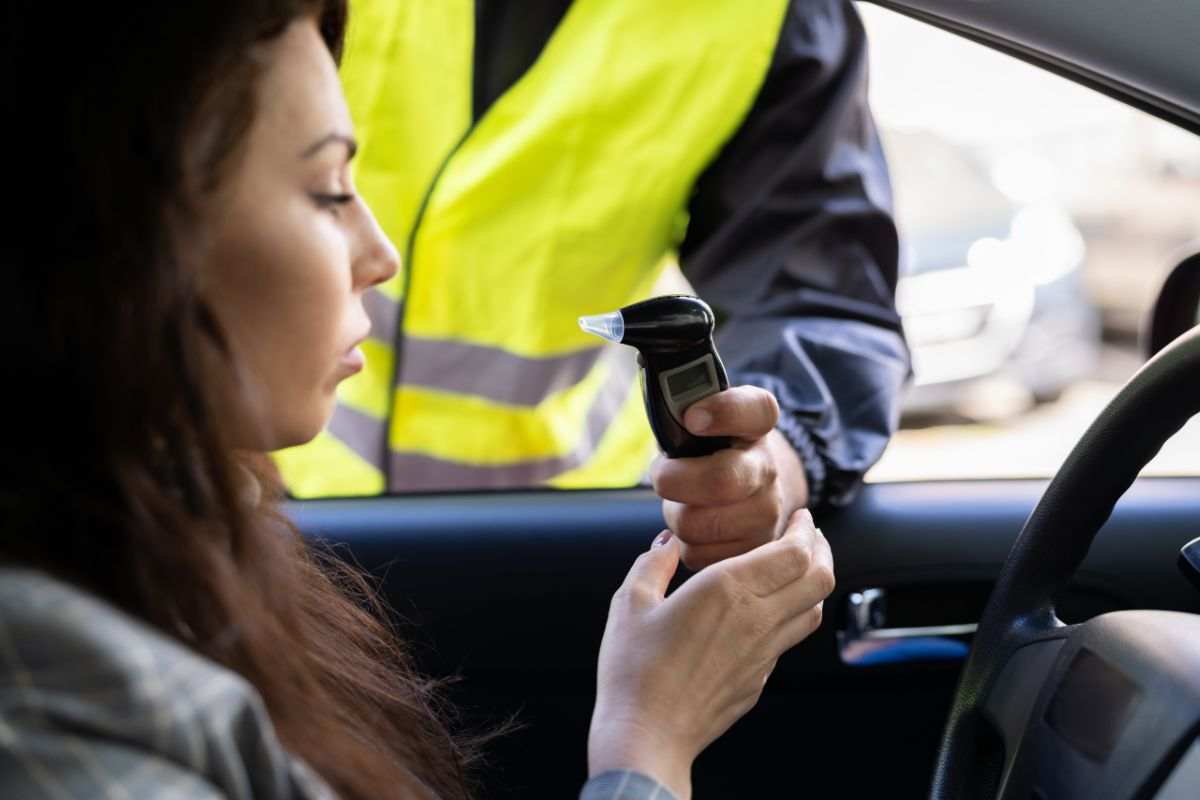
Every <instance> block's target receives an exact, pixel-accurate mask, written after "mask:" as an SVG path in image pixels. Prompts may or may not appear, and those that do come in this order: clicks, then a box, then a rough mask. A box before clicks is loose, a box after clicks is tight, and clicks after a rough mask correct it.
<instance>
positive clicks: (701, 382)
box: [667, 362, 712, 397]
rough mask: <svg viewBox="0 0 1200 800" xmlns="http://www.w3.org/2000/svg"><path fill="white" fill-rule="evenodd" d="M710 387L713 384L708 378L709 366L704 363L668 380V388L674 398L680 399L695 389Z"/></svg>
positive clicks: (676, 374)
mask: <svg viewBox="0 0 1200 800" xmlns="http://www.w3.org/2000/svg"><path fill="white" fill-rule="evenodd" d="M710 385H712V382H711V381H710V380H709V378H708V365H707V364H705V363H704V362H700V363H699V364H696V365H695V366H693V367H688V368H687V369H685V370H684V371H683V372H676V373H675V374H674V375H671V376H670V377H668V378H667V388H669V389H670V390H671V396H672V397H679V396H680V395H682V394H687V393H688V392H690V391H692V390H693V389H698V388H700V387H701V386H710Z"/></svg>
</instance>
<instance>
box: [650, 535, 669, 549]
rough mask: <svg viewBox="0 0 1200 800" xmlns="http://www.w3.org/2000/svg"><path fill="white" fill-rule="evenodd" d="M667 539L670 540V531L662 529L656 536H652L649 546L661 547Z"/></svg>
mask: <svg viewBox="0 0 1200 800" xmlns="http://www.w3.org/2000/svg"><path fill="white" fill-rule="evenodd" d="M669 541H671V532H670V531H663V532H662V533H660V534H659V535H658V536H655V537H654V543H653V544H652V545H650V546H651V547H662V546H663V545H664V544H666V543H667V542H669Z"/></svg>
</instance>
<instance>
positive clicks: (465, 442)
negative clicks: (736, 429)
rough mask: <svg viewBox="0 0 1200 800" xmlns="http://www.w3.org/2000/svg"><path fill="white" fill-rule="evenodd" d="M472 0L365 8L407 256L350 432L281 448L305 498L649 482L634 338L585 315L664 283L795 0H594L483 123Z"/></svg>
mask: <svg viewBox="0 0 1200 800" xmlns="http://www.w3.org/2000/svg"><path fill="white" fill-rule="evenodd" d="M474 7H475V3H474V2H472V0H424V1H421V0H411V1H409V2H400V0H359V2H357V3H355V6H354V14H353V15H352V19H351V24H350V30H349V34H348V40H347V47H346V57H345V61H344V62H343V65H342V77H343V80H344V83H345V86H346V95H347V100H348V102H349V104H350V109H351V113H352V115H353V117H354V120H355V125H356V131H357V136H358V139H359V142H360V153H359V156H358V158H357V160H356V161H355V166H354V169H355V182H356V185H357V188H358V191H359V192H360V193H361V195H362V196H363V198H364V199H365V200H366V201H367V203H368V204H369V205H370V206H371V207H372V209H373V210H374V211H375V213H376V215H377V216H378V218H379V221H380V223H381V225H382V226H383V228H384V230H385V231H386V233H387V234H388V235H389V236H390V237H391V238H392V240H393V241H394V242H395V243H396V244H397V246H398V247H399V248H400V249H401V252H402V253H403V264H402V266H401V272H400V274H399V275H397V277H396V278H394V279H393V280H391V281H389V282H388V283H387V284H385V285H383V286H381V287H379V288H378V289H375V290H371V292H370V293H369V296H368V297H367V299H366V304H367V307H368V311H369V313H370V314H371V317H372V320H373V323H374V329H373V331H372V338H371V339H370V340H369V341H368V342H367V343H366V344H365V345H364V347H363V349H364V351H365V353H366V355H367V363H368V366H367V368H366V369H365V370H364V371H363V372H362V373H360V374H359V375H356V376H354V377H353V378H351V379H349V380H347V381H346V382H345V383H343V385H342V387H341V389H340V391H339V403H338V410H337V412H336V413H335V415H334V419H333V420H332V422H331V423H330V426H329V428H328V429H327V430H326V431H325V432H323V433H322V434H321V435H320V436H319V437H318V438H317V439H316V440H314V441H313V442H311V443H309V444H307V445H304V446H302V447H297V448H292V449H289V450H285V451H281V452H280V453H277V454H276V461H277V463H278V465H279V467H280V470H281V472H282V473H283V476H284V479H285V481H286V482H287V484H288V486H289V488H290V490H291V491H292V492H293V494H295V495H296V496H300V497H311V496H318V495H361V494H376V493H380V492H383V491H422V490H439V489H472V488H499V487H511V486H529V485H537V484H544V485H552V486H559V487H585V486H586V487H599V486H628V485H631V484H634V483H636V482H637V481H638V480H639V478H640V477H641V476H642V475H643V474H644V473H645V470H646V468H647V465H648V464H649V462H650V459H651V458H652V456H653V454H654V451H655V446H654V440H653V438H652V436H651V434H650V431H649V427H648V425H647V423H646V419H645V412H644V411H643V408H642V402H641V396H640V391H639V389H638V382H637V369H636V366H635V364H634V361H633V357H632V353H631V352H630V351H629V349H628V348H622V347H615V346H607V347H606V346H604V345H602V344H601V343H599V342H598V341H597V340H595V339H594V338H592V337H589V336H588V335H587V334H585V333H583V332H582V331H580V330H579V327H578V325H577V323H576V318H577V317H578V316H580V315H581V314H593V313H599V312H602V311H611V310H613V309H616V308H620V307H622V306H624V305H627V304H629V303H632V302H635V301H637V300H640V299H643V298H645V297H647V296H650V295H651V294H652V293H654V290H655V286H656V283H658V282H659V281H660V280H661V279H662V278H663V275H664V270H666V269H667V268H668V265H670V264H671V263H672V261H673V258H674V256H673V253H674V250H675V248H676V246H677V245H678V244H679V242H680V240H681V239H682V236H683V233H684V231H685V230H686V224H687V205H688V200H689V196H690V194H691V192H692V189H693V186H694V184H695V182H696V180H697V178H698V177H699V175H700V174H701V173H702V172H703V170H704V169H705V168H706V167H707V166H708V165H709V163H711V162H712V160H713V159H714V158H715V157H716V155H717V153H718V152H719V150H720V149H721V147H722V146H723V145H724V143H725V142H726V141H727V140H728V139H729V138H730V137H731V136H732V135H733V134H734V132H736V130H737V129H738V127H739V125H740V124H741V122H742V120H743V118H744V117H745V115H746V114H747V113H748V112H749V110H750V108H751V106H752V105H753V102H754V98H755V96H756V95H757V93H758V90H759V88H760V86H761V85H762V82H763V80H764V78H765V76H766V73H767V70H768V67H769V66H770V62H771V58H772V55H773V52H774V49H775V45H776V41H777V38H778V36H779V30H780V26H781V25H782V22H783V18H784V14H785V11H786V7H787V2H786V0H753V1H752V2H751V1H748V0H654V1H653V2H631V1H630V0H575V2H573V3H572V4H571V7H570V9H569V10H568V11H567V13H566V15H565V16H564V17H563V19H562V21H561V22H560V24H559V26H558V28H557V29H556V30H555V31H554V33H553V35H552V36H551V37H550V39H549V41H548V42H547V43H546V45H545V47H544V49H543V50H542V52H541V54H540V56H539V57H538V59H537V60H536V61H535V62H534V64H533V66H532V67H531V68H530V69H529V70H528V72H526V73H525V74H524V75H523V76H522V77H521V78H520V79H519V80H518V81H517V82H516V83H515V84H514V85H513V86H511V87H510V88H509V89H508V91H507V92H505V93H504V94H503V95H502V96H501V97H499V98H498V99H497V100H496V101H495V103H494V104H493V105H492V106H491V107H490V108H489V109H488V110H487V112H486V113H484V114H483V116H482V117H481V118H480V119H479V120H478V121H476V122H474V124H472V119H471V101H472V82H473V81H472V58H473V49H474V48H473V37H474ZM406 295H407V296H406ZM397 345H399V346H398V347H397Z"/></svg>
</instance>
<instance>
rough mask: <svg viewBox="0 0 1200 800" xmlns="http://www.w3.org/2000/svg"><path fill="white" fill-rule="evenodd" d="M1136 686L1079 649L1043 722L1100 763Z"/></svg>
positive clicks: (1127, 713) (1117, 734)
mask: <svg viewBox="0 0 1200 800" xmlns="http://www.w3.org/2000/svg"><path fill="white" fill-rule="evenodd" d="M1139 694H1140V692H1139V691H1138V687H1137V685H1136V684H1135V683H1134V682H1133V681H1131V680H1129V678H1127V677H1125V676H1124V675H1123V674H1121V673H1120V672H1118V671H1117V670H1116V669H1115V668H1113V667H1112V666H1111V665H1110V664H1108V663H1107V662H1105V661H1104V660H1103V659H1101V658H1100V657H1099V656H1097V655H1096V654H1095V653H1093V652H1092V651H1090V650H1086V649H1084V650H1080V651H1079V654H1078V655H1077V656H1075V658H1074V660H1073V661H1072V662H1071V666H1070V667H1068V668H1067V674H1066V675H1065V676H1064V677H1063V680H1062V684H1061V685H1059V687H1058V691H1057V692H1055V693H1054V699H1053V700H1051V701H1050V707H1049V708H1048V709H1047V710H1046V723H1047V724H1049V726H1050V727H1051V728H1053V729H1054V731H1055V732H1056V733H1058V735H1059V736H1061V737H1063V738H1064V739H1066V740H1067V742H1069V743H1070V744H1071V746H1072V747H1074V748H1075V749H1076V750H1078V751H1079V752H1080V753H1082V754H1083V755H1085V756H1087V757H1088V758H1090V759H1092V760H1093V761H1100V762H1103V761H1104V760H1105V759H1107V758H1108V754H1109V753H1111V752H1112V749H1113V747H1114V746H1115V745H1116V743H1117V739H1118V738H1119V737H1120V735H1121V731H1122V729H1124V727H1125V723H1126V722H1127V721H1128V719H1129V716H1130V714H1131V713H1132V712H1133V708H1134V706H1135V705H1137V699H1138V695H1139Z"/></svg>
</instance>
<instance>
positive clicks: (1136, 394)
mask: <svg viewBox="0 0 1200 800" xmlns="http://www.w3.org/2000/svg"><path fill="white" fill-rule="evenodd" d="M1198 411H1200V328H1196V329H1193V330H1192V331H1190V332H1188V333H1185V334H1184V335H1183V336H1180V337H1179V338H1178V339H1176V340H1175V341H1174V342H1173V343H1172V344H1171V345H1170V346H1168V347H1166V348H1165V349H1163V350H1162V351H1161V352H1159V353H1158V354H1157V355H1156V356H1155V357H1154V358H1153V359H1151V360H1150V361H1149V362H1147V363H1146V365H1145V366H1143V367H1142V369H1141V370H1140V371H1139V372H1138V373H1137V374H1136V375H1135V376H1134V377H1133V378H1132V379H1130V381H1129V382H1128V383H1127V384H1126V385H1125V387H1124V388H1123V389H1122V390H1121V391H1120V393H1118V394H1117V396H1116V397H1115V398H1114V399H1113V400H1112V402H1110V403H1109V404H1108V406H1107V407H1106V408H1105V409H1104V411H1103V412H1101V414H1100V416H1099V417H1097V419H1096V421H1095V422H1094V423H1092V425H1091V427H1090V428H1089V429H1088V430H1087V432H1086V433H1085V434H1084V435H1083V437H1082V438H1081V439H1080V440H1079V443H1078V444H1076V445H1075V448H1074V449H1073V450H1072V451H1071V454H1070V456H1068V457H1067V460H1066V461H1065V462H1064V464H1063V466H1062V468H1061V469H1059V471H1058V474H1057V475H1056V476H1055V477H1054V479H1053V480H1052V481H1051V482H1050V485H1049V486H1048V487H1047V489H1046V493H1045V494H1044V495H1043V496H1042V499H1041V501H1040V502H1039V503H1038V505H1037V507H1036V508H1035V509H1034V511H1033V513H1032V514H1031V515H1030V517H1029V519H1028V520H1027V521H1026V523H1025V527H1024V528H1023V529H1022V531H1021V534H1020V536H1019V537H1018V538H1017V540H1016V542H1015V544H1014V545H1013V548H1012V551H1011V552H1010V553H1009V556H1008V560H1007V561H1006V562H1005V564H1004V567H1003V568H1002V569H1001V572H1000V576H999V579H998V581H997V583H996V587H995V589H994V590H993V591H992V595H991V598H990V599H989V601H988V605H987V608H986V610H985V611H984V613H983V617H982V619H981V620H980V624H979V629H978V631H977V632H976V635H975V640H974V642H973V644H972V648H971V653H970V656H969V657H968V659H967V663H966V666H965V667H964V669H963V672H962V675H961V677H960V679H959V684H958V689H957V692H956V694H955V697H954V703H953V705H952V707H951V711H950V716H949V719H948V721H947V723H946V730H945V733H944V735H943V738H942V746H941V751H940V753H939V754H938V761H937V769H936V771H935V774H934V782H933V787H932V789H931V791H930V795H929V796H930V798H931V800H952V799H953V800H959V798H976V799H977V800H992V799H993V798H997V799H998V800H1010V799H1013V800H1015V798H1020V800H1031V798H1038V799H1043V798H1044V800H1053V798H1087V799H1088V800H1106V799H1107V798H1111V800H1132V799H1133V798H1139V799H1140V798H1147V800H1149V798H1152V797H1164V796H1166V795H1167V794H1169V793H1170V792H1169V789H1170V787H1169V786H1167V788H1166V789H1164V790H1163V792H1162V793H1161V794H1158V795H1156V794H1155V793H1156V792H1159V791H1160V789H1159V787H1160V786H1164V785H1165V784H1171V783H1172V782H1174V783H1176V784H1177V783H1179V778H1180V776H1181V775H1182V774H1183V773H1184V772H1187V773H1188V774H1190V775H1191V776H1192V777H1191V779H1190V781H1189V782H1190V790H1188V793H1187V794H1186V795H1179V796H1187V797H1196V796H1200V789H1197V786H1198V785H1200V782H1198V781H1197V774H1200V738H1198V736H1200V615H1196V614H1183V613H1178V612H1170V611H1149V610H1138V611H1118V612H1114V613H1110V614H1104V615H1102V616H1099V617H1096V618H1094V619H1092V620H1089V621H1088V622H1085V623H1081V624H1078V625H1065V624H1064V623H1063V622H1062V621H1061V620H1059V619H1058V617H1057V615H1056V614H1055V607H1054V602H1055V598H1056V597H1057V596H1058V594H1059V593H1060V592H1061V591H1062V590H1063V589H1064V588H1065V587H1066V585H1067V582H1068V581H1069V580H1070V578H1071V577H1072V576H1073V575H1074V574H1075V571H1076V570H1077V569H1078V568H1079V565H1080V564H1081V563H1082V562H1083V559H1084V557H1085V556H1086V555H1087V552H1088V548H1089V547H1090V546H1091V544H1092V540H1093V539H1095V538H1096V534H1097V533H1098V532H1099V530H1100V528H1101V526H1103V524H1104V522H1105V521H1106V520H1107V519H1108V517H1109V515H1110V514H1111V513H1112V510H1113V507H1114V506H1115V505H1116V503H1117V501H1118V500H1119V499H1120V497H1121V495H1123V494H1124V493H1125V490H1126V489H1128V488H1129V487H1130V485H1131V484H1132V483H1133V481H1134V479H1135V478H1136V477H1137V475H1138V472H1140V471H1141V469H1142V467H1144V466H1145V465H1146V463H1147V462H1149V461H1150V459H1151V458H1153V457H1154V455H1155V454H1156V453H1157V452H1158V450H1159V448H1161V447H1162V445H1163V443H1164V442H1166V441H1167V439H1169V438H1170V437H1171V436H1172V435H1173V434H1174V433H1175V432H1177V431H1178V430H1179V429H1180V428H1181V427H1183V425H1184V423H1186V422H1187V421H1188V419H1190V418H1191V417H1192V415H1194V414H1195V413H1197V412H1198ZM1185 761H1186V764H1184V765H1183V766H1179V767H1178V770H1177V774H1176V775H1174V776H1172V774H1171V773H1172V771H1173V770H1176V767H1177V765H1180V764H1181V762H1185ZM1193 762H1194V763H1193ZM1193 770H1195V772H1193ZM1185 780H1186V779H1185Z"/></svg>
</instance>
